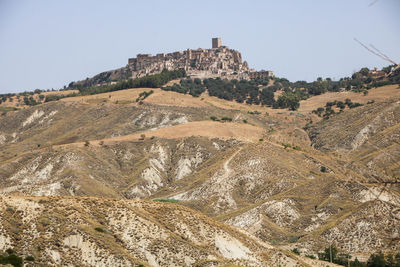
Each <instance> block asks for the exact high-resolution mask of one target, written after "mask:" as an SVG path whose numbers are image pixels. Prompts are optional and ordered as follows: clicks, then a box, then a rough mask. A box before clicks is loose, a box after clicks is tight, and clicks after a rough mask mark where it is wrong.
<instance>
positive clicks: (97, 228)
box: [94, 227, 106, 233]
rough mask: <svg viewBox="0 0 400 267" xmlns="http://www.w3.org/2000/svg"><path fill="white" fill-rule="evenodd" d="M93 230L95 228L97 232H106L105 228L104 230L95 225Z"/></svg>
mask: <svg viewBox="0 0 400 267" xmlns="http://www.w3.org/2000/svg"><path fill="white" fill-rule="evenodd" d="M94 230H96V231H97V232H100V233H105V232H106V230H104V229H103V228H101V227H96V228H94Z"/></svg>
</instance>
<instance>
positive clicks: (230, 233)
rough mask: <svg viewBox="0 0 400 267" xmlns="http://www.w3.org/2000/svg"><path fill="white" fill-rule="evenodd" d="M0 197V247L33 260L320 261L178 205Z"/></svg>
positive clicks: (293, 263)
mask: <svg viewBox="0 0 400 267" xmlns="http://www.w3.org/2000/svg"><path fill="white" fill-rule="evenodd" d="M0 201H1V206H0V209H1V213H0V220H1V233H0V250H6V249H7V248H10V247H12V248H13V250H14V252H13V253H16V254H17V255H19V256H20V257H21V256H22V257H25V258H26V257H28V256H29V257H30V258H29V259H30V262H32V265H35V266H38V265H46V266H60V265H63V266H66V265H72V266H82V265H85V266H228V265H229V266H243V265H245V266H277V265H285V266H311V265H312V266H317V265H318V266H322V262H318V261H313V260H310V259H303V258H301V257H298V256H296V255H295V254H293V253H288V252H285V251H281V250H279V249H276V248H274V247H273V246H271V245H269V244H266V243H264V242H261V241H259V240H257V239H256V238H254V237H251V236H248V235H246V234H244V233H241V232H239V231H237V230H235V229H233V228H231V227H228V226H226V225H223V224H221V223H219V222H216V221H214V220H212V219H209V218H207V217H206V216H204V215H201V214H199V213H197V212H195V211H192V210H190V209H188V208H185V207H182V206H180V205H175V204H169V203H160V202H151V201H150V202H149V201H133V200H115V199H106V198H93V197H91V198H89V197H84V198H83V197H80V198H78V197H74V198H72V197H40V198H38V197H16V196H6V197H4V196H0ZM26 262H27V263H28V265H30V264H29V261H26ZM324 266H325V264H324Z"/></svg>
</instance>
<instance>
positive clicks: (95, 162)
mask: <svg viewBox="0 0 400 267" xmlns="http://www.w3.org/2000/svg"><path fill="white" fill-rule="evenodd" d="M150 90H153V93H151V94H149V95H148V96H147V97H146V98H144V99H142V100H141V101H136V99H138V98H139V97H140V95H141V94H142V93H143V92H149V91H150ZM142 95H143V94H142ZM347 98H351V100H353V101H354V102H359V103H362V104H364V106H358V107H354V108H347V107H346V108H345V109H344V110H343V111H342V112H339V111H337V114H336V112H335V114H333V115H331V116H330V117H329V118H325V119H322V118H321V117H318V116H317V115H316V114H314V113H312V112H311V111H312V110H314V109H315V108H316V107H321V106H325V104H326V102H331V101H334V100H339V101H342V100H344V99H347ZM371 100H374V101H371ZM399 101H400V90H399V89H397V85H389V86H383V87H378V88H374V89H370V90H369V93H368V94H367V95H366V96H365V95H363V94H360V93H354V92H337V93H326V94H323V95H319V96H312V97H310V98H308V99H306V100H303V101H301V102H300V107H299V109H298V111H287V110H279V109H273V108H272V107H267V106H258V105H248V104H244V103H237V102H233V101H226V100H223V99H220V98H217V97H212V96H209V95H208V94H207V93H206V92H205V93H203V94H202V95H200V96H199V97H192V96H189V95H185V94H179V93H176V92H170V91H164V90H161V89H149V88H139V89H129V90H120V91H115V92H107V93H104V94H96V95H84V96H76V97H69V98H63V99H61V100H59V101H52V102H48V103H44V104H41V105H36V106H34V107H29V108H26V109H23V110H20V111H11V112H8V113H7V114H5V115H3V116H1V117H0V159H1V160H0V177H1V178H2V179H0V192H1V194H3V195H10V194H23V195H34V196H45V197H47V196H62V197H56V198H50V200H51V201H64V200H62V199H68V201H72V202H75V201H76V202H79V201H83V200H81V199H89V198H81V197H77V196H91V197H93V196H96V197H110V198H117V199H121V200H110V201H111V202H114V201H115V202H118V203H120V202H121V203H128V202H129V201H131V200H126V199H144V200H152V199H171V200H170V201H175V202H177V203H178V204H179V205H180V206H187V207H189V208H191V209H194V210H197V211H198V212H201V213H202V214H205V215H207V216H210V217H212V218H213V219H214V220H217V221H219V222H221V223H224V224H229V225H231V226H232V227H234V228H232V229H239V228H240V229H241V230H240V231H246V232H249V233H251V234H252V235H254V236H256V237H257V238H260V239H262V240H263V242H268V243H272V244H274V245H276V246H278V247H279V248H282V249H284V250H288V249H289V250H291V249H294V248H296V249H298V250H299V251H300V253H301V254H302V255H306V254H308V255H314V256H317V253H318V252H320V251H323V250H324V249H325V248H326V247H328V246H329V245H330V244H334V245H335V246H337V247H338V248H339V250H340V251H341V253H350V254H351V255H352V257H353V259H354V258H355V257H358V259H362V260H364V261H365V260H367V259H368V257H369V255H370V253H371V252H377V251H384V252H394V251H397V250H399V249H400V247H399V242H398V240H399V234H398V232H397V229H398V228H399V227H400V225H399V216H400V215H399V212H400V210H399V206H400V205H399V199H400V190H399V187H398V184H396V183H395V181H396V179H395V178H396V177H397V176H398V173H399V167H398V159H399V153H398V152H399V151H398V150H399V149H398V142H397V141H398V129H399V128H398V125H399V121H398V118H399V116H398V115H399V114H398V113H399V108H398V107H399V104H398V103H399ZM368 103H369V104H368ZM388 181H389V182H390V181H392V182H393V183H382V182H388ZM65 196H75V197H74V198H71V197H65ZM21 198H23V197H21ZM27 198H28V197H27ZM32 199H33V201H34V202H35V201H36V202H37V201H39V200H35V199H36V197H32ZM37 199H40V198H37ZM45 199H47V198H45ZM65 201H66V200H65ZM85 201H86V200H85ZM96 201H99V202H101V205H100V204H99V209H100V208H104V206H107V205H111V204H109V202H107V201H108V200H107V201H106V200H104V203H108V204H104V205H103V202H102V201H103V200H102V198H99V199H98V200H96ZM119 201H120V202H119ZM126 201H127V202H126ZM129 203H131V202H129ZM132 203H140V202H134V201H133V202H132ZM145 203H147V202H145ZM150 203H153V202H150ZM157 204H159V203H156V204H154V205H157ZM116 205H117V204H116ZM135 205H136V204H135ZM152 205H153V204H152ZM55 206H57V205H55ZM175 206H176V205H174V207H175ZM182 209H186V208H185V207H182ZM83 211H85V212H89V211H87V209H82V212H83ZM99 212H100V211H99ZM85 214H86V213H85ZM195 214H197V213H196V212H195ZM82 216H83V215H82ZM91 216H94V215H93V214H88V215H87V216H86V217H85V218H90V217H91ZM196 220H197V219H196ZM221 225H222V224H221ZM168 227H169V226H168ZM235 231H236V230H235ZM94 233H96V232H94ZM96 234H98V233H96ZM196 235H197V234H196ZM24 253H25V252H24ZM207 253H211V252H207ZM213 253H214V252H213ZM211 254H212V253H211ZM211 254H210V255H211ZM24 255H25V254H24ZM212 255H216V254H212ZM68 257H70V256H68ZM63 258H64V256H63ZM139 258H140V257H139ZM170 258H171V259H172V258H173V257H172V256H171V257H170ZM278 258H279V257H278ZM140 259H141V260H144V261H146V260H145V259H144V258H140ZM146 259H147V258H146ZM197 260H198V259H197V258H196V261H197ZM147 261H148V259H147ZM222 262H224V263H228V262H229V260H228V261H225V260H223V261H222ZM246 264H247V263H246ZM246 264H245V265H246ZM311 265H312V264H311Z"/></svg>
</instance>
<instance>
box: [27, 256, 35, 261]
mask: <svg viewBox="0 0 400 267" xmlns="http://www.w3.org/2000/svg"><path fill="white" fill-rule="evenodd" d="M25 260H26V261H35V258H34V257H33V256H27V257H26V258H25Z"/></svg>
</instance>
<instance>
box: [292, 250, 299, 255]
mask: <svg viewBox="0 0 400 267" xmlns="http://www.w3.org/2000/svg"><path fill="white" fill-rule="evenodd" d="M292 252H293V253H294V254H297V255H300V251H299V250H298V249H297V248H294V249H292Z"/></svg>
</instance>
